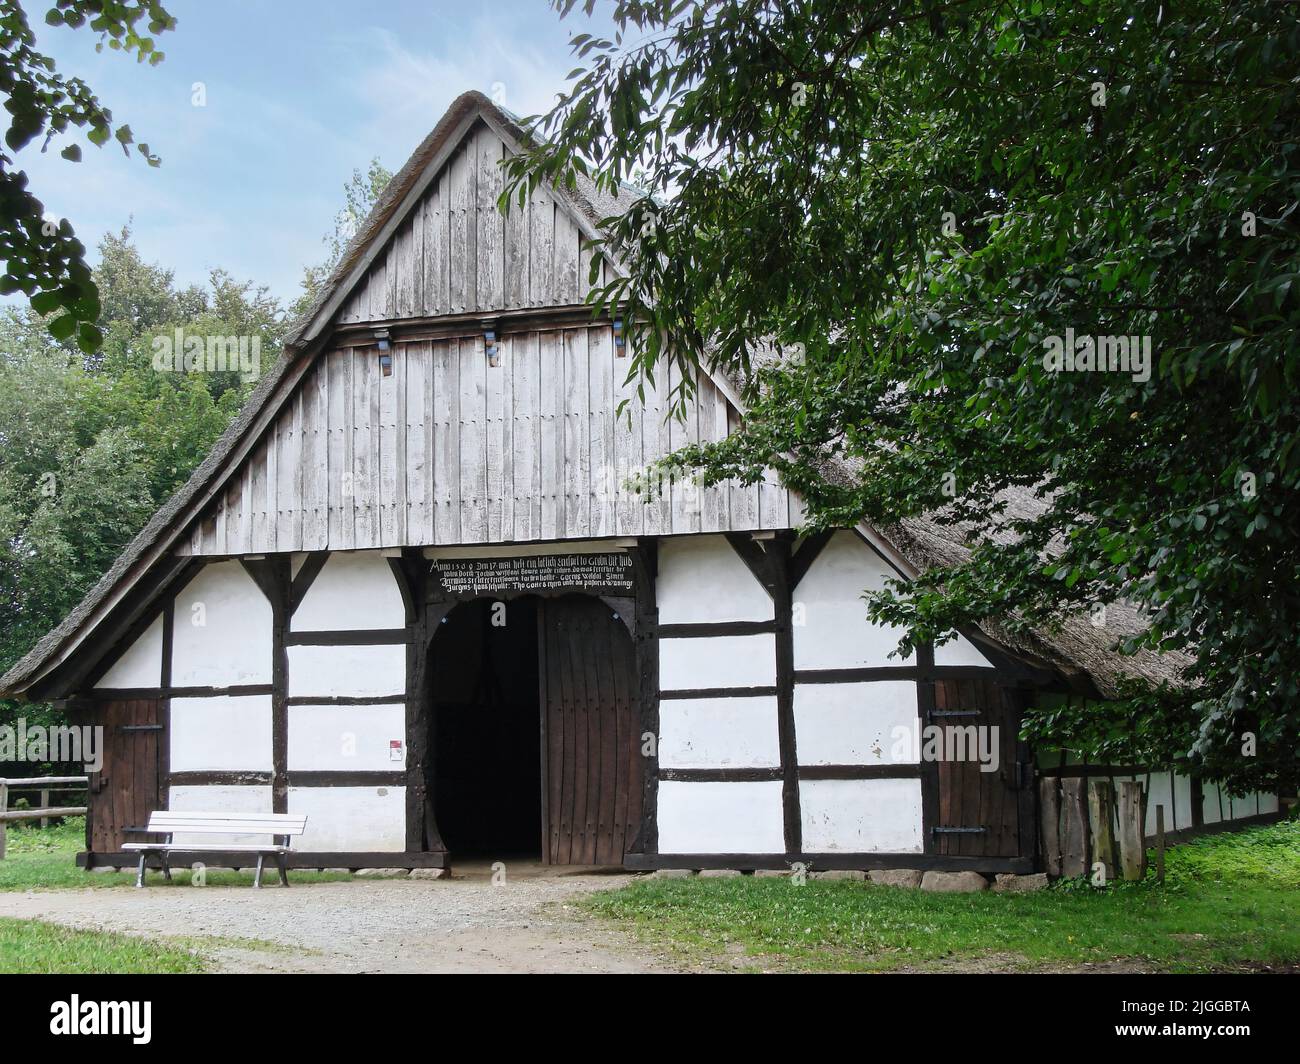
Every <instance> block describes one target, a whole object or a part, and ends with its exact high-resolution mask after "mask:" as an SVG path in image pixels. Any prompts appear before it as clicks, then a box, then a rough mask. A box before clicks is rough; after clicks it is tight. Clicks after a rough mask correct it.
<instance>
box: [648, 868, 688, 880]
mask: <svg viewBox="0 0 1300 1064" xmlns="http://www.w3.org/2000/svg"><path fill="white" fill-rule="evenodd" d="M693 875H695V870H694V869H692V868H657V869H655V871H654V874H653V875H652V876H651V878H652V879H690V878H691V876H693Z"/></svg>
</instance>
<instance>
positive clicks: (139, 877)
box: [135, 850, 144, 889]
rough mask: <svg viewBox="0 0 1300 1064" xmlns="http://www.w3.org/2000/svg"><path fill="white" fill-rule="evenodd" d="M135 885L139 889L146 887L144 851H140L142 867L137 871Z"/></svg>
mask: <svg viewBox="0 0 1300 1064" xmlns="http://www.w3.org/2000/svg"><path fill="white" fill-rule="evenodd" d="M135 885H136V888H137V889H138V888H140V887H143V886H144V851H143V850H142V851H140V867H139V868H138V869H137V870H136V873H135Z"/></svg>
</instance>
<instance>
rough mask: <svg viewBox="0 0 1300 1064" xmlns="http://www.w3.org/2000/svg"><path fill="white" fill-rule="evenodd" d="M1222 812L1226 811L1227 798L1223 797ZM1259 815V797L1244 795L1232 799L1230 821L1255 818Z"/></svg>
mask: <svg viewBox="0 0 1300 1064" xmlns="http://www.w3.org/2000/svg"><path fill="white" fill-rule="evenodd" d="M1223 804H1224V811H1225V812H1226V811H1227V804H1228V796H1227V795H1224V803H1223ZM1258 813H1259V795H1257V794H1246V795H1242V796H1241V797H1240V798H1233V799H1232V819H1233V820H1241V819H1242V818H1243V817H1248V816H1255V815H1257V814H1258Z"/></svg>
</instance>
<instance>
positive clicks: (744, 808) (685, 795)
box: [659, 780, 785, 853]
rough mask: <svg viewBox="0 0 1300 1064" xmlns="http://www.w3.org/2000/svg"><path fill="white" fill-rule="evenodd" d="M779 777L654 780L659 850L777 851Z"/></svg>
mask: <svg viewBox="0 0 1300 1064" xmlns="http://www.w3.org/2000/svg"><path fill="white" fill-rule="evenodd" d="M784 851H785V829H784V825H783V820H782V810H781V783H780V781H764V782H761V783H680V782H676V781H672V780H669V781H664V782H661V783H660V784H659V852H660V853H783V852H784Z"/></svg>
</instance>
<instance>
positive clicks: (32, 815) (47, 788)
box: [0, 776, 90, 860]
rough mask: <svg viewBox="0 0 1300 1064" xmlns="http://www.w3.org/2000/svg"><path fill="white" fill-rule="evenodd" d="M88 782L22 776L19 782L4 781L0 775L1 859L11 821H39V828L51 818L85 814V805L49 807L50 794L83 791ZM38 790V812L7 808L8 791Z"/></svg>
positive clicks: (78, 778)
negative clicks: (16, 789) (39, 797)
mask: <svg viewBox="0 0 1300 1064" xmlns="http://www.w3.org/2000/svg"><path fill="white" fill-rule="evenodd" d="M89 783H90V778H89V777H88V776H24V777H20V778H18V779H5V778H4V777H2V776H0V860H3V859H4V855H5V841H6V839H5V836H6V835H7V834H8V831H9V821H11V820H39V821H40V822H41V827H46V826H47V825H48V824H49V822H50V818H51V817H56V816H81V815H82V814H83V813H85V812H86V807H85V806H84V805H55V806H52V805H50V793H51V792H55V793H59V792H67V791H82V790H85V789H86V787H87V786H88V785H89ZM19 787H39V788H40V792H41V805H40V808H37V809H10V808H9V791H10V789H11V788H19Z"/></svg>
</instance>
